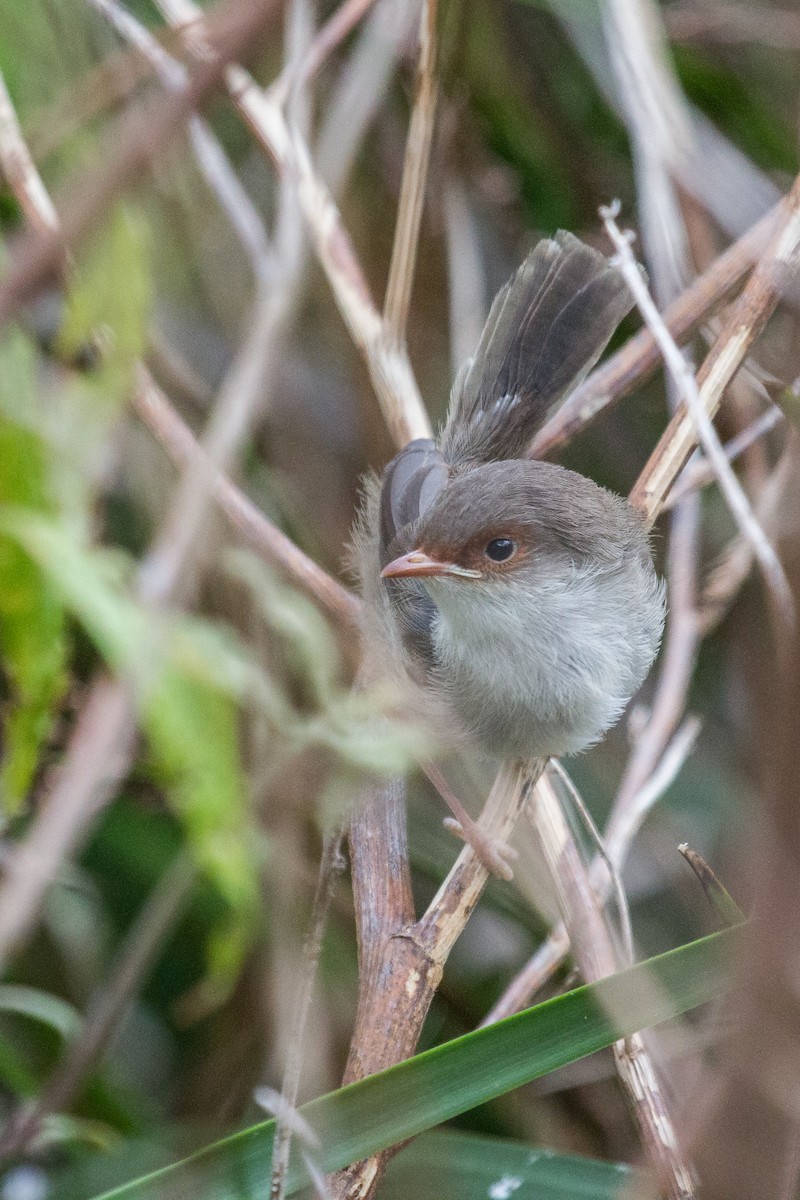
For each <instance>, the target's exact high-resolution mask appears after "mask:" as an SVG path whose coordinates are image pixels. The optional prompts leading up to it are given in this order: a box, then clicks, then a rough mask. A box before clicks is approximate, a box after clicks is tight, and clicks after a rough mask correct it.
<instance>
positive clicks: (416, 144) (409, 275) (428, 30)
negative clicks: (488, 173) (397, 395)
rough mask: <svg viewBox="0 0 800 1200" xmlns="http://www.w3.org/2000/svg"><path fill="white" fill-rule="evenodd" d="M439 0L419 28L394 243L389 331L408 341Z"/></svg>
mask: <svg viewBox="0 0 800 1200" xmlns="http://www.w3.org/2000/svg"><path fill="white" fill-rule="evenodd" d="M437 14H438V4H437V0H425V4H424V6H423V9H422V17H421V19H420V27H419V59H418V62H417V77H416V83H415V87H414V107H413V109H412V112H411V122H410V124H409V127H408V136H407V137H406V152H405V160H404V162H403V178H402V182H401V184H400V201H399V205H398V210H397V222H396V225H395V231H394V245H393V246H392V261H391V265H390V267H389V281H388V283H387V285H386V298H385V300H384V305H383V319H384V321H385V322H386V333H387V336H388V337H389V338H391V339H392V340H393V341H395V342H396V343H397V344H398V345H404V344H405V334H406V325H407V323H408V309H409V305H410V303H411V289H412V286H413V283H414V267H415V265H416V261H417V247H418V245H419V227H420V222H421V220H422V208H423V204H424V201H425V183H426V180H427V178H428V163H429V161H430V154H431V141H432V138H433V125H434V120H435V117H436V100H437V96H438V92H439V86H438V82H437V78H436V47H437V38H436V20H437Z"/></svg>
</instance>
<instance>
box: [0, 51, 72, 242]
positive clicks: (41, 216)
mask: <svg viewBox="0 0 800 1200" xmlns="http://www.w3.org/2000/svg"><path fill="white" fill-rule="evenodd" d="M0 168H2V172H3V174H4V175H5V177H6V182H7V183H8V186H9V188H10V189H11V191H12V192H13V193H14V195H15V197H16V198H17V201H18V202H19V206H20V208H21V209H22V211H23V212H24V213H25V216H26V217H27V219H28V220H29V221H30V223H31V224H32V225H33V226H34V228H36V229H40V230H45V231H48V232H50V233H52V232H54V231H55V230H57V229H58V215H57V213H56V210H55V208H54V206H53V202H52V200H51V199H50V196H49V195H48V192H47V189H46V188H45V186H44V184H43V183H42V178H41V176H40V174H39V172H38V171H37V169H36V164H35V163H34V161H33V158H32V156H31V153H30V151H29V150H28V147H27V145H26V142H25V139H24V138H23V136H22V130H21V129H20V126H19V121H18V120H17V114H16V112H15V111H14V105H13V104H12V103H11V97H10V96H9V94H8V89H7V87H6V82H5V79H4V78H3V75H2V73H1V72H0Z"/></svg>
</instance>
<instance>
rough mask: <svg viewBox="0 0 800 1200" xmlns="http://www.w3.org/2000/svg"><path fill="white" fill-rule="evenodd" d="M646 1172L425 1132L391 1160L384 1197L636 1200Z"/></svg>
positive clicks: (508, 1144)
mask: <svg viewBox="0 0 800 1200" xmlns="http://www.w3.org/2000/svg"><path fill="white" fill-rule="evenodd" d="M639 1175H640V1173H639V1172H637V1171H634V1170H633V1168H632V1167H627V1166H619V1165H617V1164H616V1163H605V1162H598V1161H597V1160H596V1159H592V1158H579V1157H578V1156H577V1155H574V1154H555V1153H553V1151H551V1150H538V1149H536V1148H535V1147H532V1146H529V1145H526V1144H524V1143H522V1142H512V1141H506V1140H504V1139H502V1138H490V1137H479V1136H478V1135H476V1134H472V1133H456V1132H453V1131H450V1130H448V1131H446V1132H441V1133H428V1134H424V1135H423V1136H422V1137H421V1138H418V1139H417V1140H416V1141H414V1142H412V1143H411V1145H410V1146H408V1147H406V1149H405V1150H403V1151H402V1152H401V1153H400V1154H398V1155H397V1157H396V1158H395V1159H393V1160H392V1162H391V1163H390V1165H389V1169H388V1171H387V1172H386V1178H385V1179H384V1181H383V1183H382V1184H381V1189H380V1196H381V1200H407V1198H408V1197H409V1196H413V1197H414V1200H487V1197H489V1198H491V1200H501V1198H503V1200H525V1198H526V1197H527V1198H528V1200H530V1197H532V1196H535V1197H536V1200H620V1198H621V1197H622V1196H626V1197H628V1200H632V1197H633V1194H634V1191H633V1189H634V1186H635V1182H636V1180H637V1178H638V1177H639Z"/></svg>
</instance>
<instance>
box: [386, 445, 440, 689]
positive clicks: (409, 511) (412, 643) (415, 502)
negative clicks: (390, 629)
mask: <svg viewBox="0 0 800 1200" xmlns="http://www.w3.org/2000/svg"><path fill="white" fill-rule="evenodd" d="M448 477H449V471H448V468H447V464H446V463H445V461H444V459H443V458H442V454H441V451H440V450H439V449H438V448H437V446H436V443H435V442H433V441H431V440H430V439H428V438H418V439H417V440H416V441H413V442H409V444H408V445H407V446H406V447H405V449H403V450H401V451H400V453H399V454H398V455H396V456H395V458H393V459H392V461H391V462H390V463H389V465H388V466H387V468H386V470H385V471H384V473H383V479H382V481H381V496H380V513H379V529H380V532H379V538H378V543H379V554H380V564H381V567H385V566H386V564H387V563H388V562H391V560H392V559H393V558H396V557H397V556H398V555H400V554H405V553H407V552H408V551H409V550H413V549H414V534H415V532H416V526H417V521H418V520H419V518H420V517H421V516H422V515H423V513H424V512H425V511H426V510H427V509H428V508H429V507H430V505H431V504H432V502H433V500H434V499H435V497H436V496H437V494H438V493H439V492H440V491H441V489H442V488H443V487H444V485H445V484H446V483H447V480H448ZM383 584H384V587H385V589H386V592H387V595H388V597H389V601H390V603H391V606H392V614H393V617H394V622H395V625H396V627H397V629H398V630H399V632H400V636H401V639H402V641H403V644H404V645H405V647H406V649H407V650H408V651H410V652H411V654H412V655H413V656H414V658H415V659H416V660H417V662H418V663H419V664H420V665H421V666H423V668H427V667H429V666H431V665H432V662H433V646H432V642H431V623H432V621H433V618H434V616H435V614H436V610H435V608H434V605H433V601H432V600H431V598H430V596H429V595H428V593H427V592H426V591H425V589H424V587H423V586H422V584H421V583H420V582H419V581H418V580H413V579H386V580H384V581H383Z"/></svg>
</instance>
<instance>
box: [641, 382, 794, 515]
mask: <svg viewBox="0 0 800 1200" xmlns="http://www.w3.org/2000/svg"><path fill="white" fill-rule="evenodd" d="M783 417H784V414H783V412H782V410H781V409H780V408H778V406H777V405H776V404H774V405H772V407H771V408H768V409H767V410H766V412H763V413H762V414H761V416H760V417H757V418H756V420H755V421H751V423H750V424H749V425H748V426H747V428H746V429H743V430H742V431H741V433H737V435H736V437H732V438H731V439H730V441H728V442H726V443H725V445H724V446H723V447H722V449H723V451H724V453H725V457H726V458H727V460H728V462H730V463H733V462H736V459H737V458H738V457H739V456H740V455H741V454H744V453H745V451H746V450H749V449H750V447H751V446H753V445H755V443H756V442H757V441H758V440H759V439H760V438H762V437H764V435H765V434H767V433H769V432H770V431H771V430H772V429H774V428H775V426H776V425H779V424H780V422H781V421H782V420H783ZM716 478H717V475H716V472H715V470H714V467H713V466H712V464H711V463H710V462H708V460H707V459H705V458H701V457H699V456H697V455H695V457H694V458H691V459H690V460H689V462H688V463H687V464H686V466H685V467H684V468H683V470H682V471H681V473H680V475H679V476H678V478H677V479H676V480H675V483H674V484H673V486H672V488H671V490H670V491H669V493H668V495H667V498H666V500H665V501H664V508H663V511H664V512H669V510H670V509H671V508H674V506H675V505H676V504H677V503H678V502H679V501H680V500H682V499H683V498H684V497H685V496H688V495H689V494H690V493H691V492H698V491H700V490H701V489H702V488H704V487H708V485H709V484H710V483H713V482H714V480H715V479H716Z"/></svg>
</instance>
